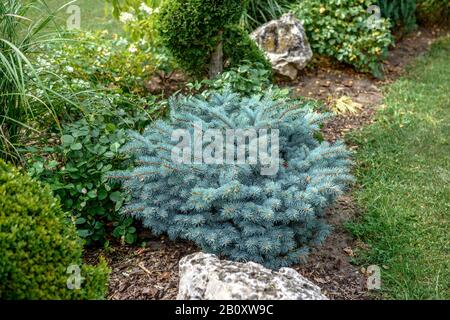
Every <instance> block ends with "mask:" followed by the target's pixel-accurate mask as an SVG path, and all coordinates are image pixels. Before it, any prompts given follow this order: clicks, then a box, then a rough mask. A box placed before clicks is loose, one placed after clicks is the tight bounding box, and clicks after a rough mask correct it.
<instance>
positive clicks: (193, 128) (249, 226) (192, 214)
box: [110, 91, 352, 269]
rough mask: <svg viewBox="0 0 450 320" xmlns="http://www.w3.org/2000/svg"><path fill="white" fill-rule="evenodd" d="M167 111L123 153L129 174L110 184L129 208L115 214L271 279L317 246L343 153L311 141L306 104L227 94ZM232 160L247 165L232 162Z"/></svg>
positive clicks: (342, 176) (343, 174)
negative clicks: (248, 264)
mask: <svg viewBox="0 0 450 320" xmlns="http://www.w3.org/2000/svg"><path fill="white" fill-rule="evenodd" d="M170 105H171V110H172V112H171V115H170V119H169V120H168V121H163V120H159V121H156V122H155V123H154V124H152V125H151V126H149V127H148V128H146V130H145V131H144V133H143V134H139V133H138V132H130V138H131V142H129V143H128V144H126V145H125V146H124V147H123V148H122V152H124V153H127V154H131V155H133V156H134V159H135V166H134V168H133V169H132V170H128V171H118V172H112V173H111V174H110V177H111V178H112V179H117V180H120V181H121V182H122V183H123V188H124V189H125V191H126V192H128V193H129V195H130V198H131V200H130V201H129V202H128V204H127V205H126V206H125V207H124V209H123V211H122V212H123V214H126V215H132V216H134V217H136V218H138V219H140V220H142V222H143V224H144V226H146V227H148V228H150V229H151V230H152V231H153V232H154V233H155V234H156V235H160V234H168V235H169V237H170V238H171V239H186V240H190V241H193V242H195V243H196V244H197V245H199V246H200V247H201V248H202V249H203V250H204V251H206V252H211V253H215V254H219V255H222V256H224V257H227V258H229V259H232V260H237V261H254V262H257V263H261V264H264V265H265V266H267V267H270V268H274V269H276V268H279V267H283V266H289V265H291V264H294V263H297V262H299V261H300V260H301V258H302V257H304V256H305V255H306V254H307V253H308V251H309V249H310V247H311V246H312V245H315V244H319V243H320V242H322V241H323V240H324V239H325V237H326V235H327V234H328V232H329V230H330V228H329V226H328V225H327V224H326V222H325V221H324V213H325V209H326V208H327V207H329V206H330V205H331V204H332V203H333V201H334V199H335V198H336V197H337V196H338V195H340V194H342V193H343V192H344V190H345V189H346V186H347V185H348V183H349V182H351V181H352V177H351V175H350V173H349V170H350V164H351V160H350V159H349V151H348V150H347V149H346V147H345V146H344V144H343V143H341V142H337V143H335V144H329V143H328V142H320V141H319V140H318V139H317V136H318V131H319V126H320V123H321V121H322V120H323V119H324V116H323V115H319V114H317V113H314V112H312V111H311V109H310V108H309V107H308V105H307V104H306V105H297V104H296V102H293V101H289V100H275V99H273V98H272V97H271V96H270V95H266V96H263V97H261V96H253V97H251V98H242V97H240V96H239V95H238V94H235V93H231V92H227V91H226V92H224V93H213V94H211V95H210V96H209V98H200V97H179V98H172V99H171V101H170ZM239 130H243V131H239ZM183 132H184V135H182V133H183ZM237 132H240V133H242V132H245V137H244V139H239V137H240V136H239V135H238V134H237ZM186 133H188V134H186ZM212 133H214V134H213V135H212ZM232 133H233V134H235V136H234V135H233V134H232ZM252 133H253V134H252ZM212 136H214V137H212ZM236 137H237V138H236ZM269 137H270V139H269ZM235 138H236V139H235ZM264 141H265V142H266V143H264ZM242 142H244V150H246V151H244V152H243V153H242V150H243V149H240V148H242ZM245 142H247V144H245ZM256 146H257V147H256ZM199 150H200V151H199ZM230 150H231V152H230ZM239 150H241V151H239ZM256 150H257V152H256ZM235 151H236V152H235ZM239 152H241V153H239ZM254 152H256V154H257V155H258V157H257V158H258V159H256V160H257V161H255V158H254V157H253V158H252V156H251V155H254V154H255V153H254ZM181 154H183V155H184V156H185V157H184V158H182V159H183V160H182V161H181V160H180V156H181ZM239 154H241V155H242V154H245V155H247V156H248V157H247V158H246V160H245V161H244V162H242V161H240V162H239V160H241V159H240V158H239V156H238V155H239ZM211 160H212V161H211Z"/></svg>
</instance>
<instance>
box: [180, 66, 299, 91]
mask: <svg viewBox="0 0 450 320" xmlns="http://www.w3.org/2000/svg"><path fill="white" fill-rule="evenodd" d="M271 78H272V73H271V72H270V71H268V70H267V69H266V68H265V66H264V65H262V64H261V63H258V62H257V63H253V62H251V61H243V63H242V65H240V66H239V67H234V68H230V69H229V70H227V71H224V72H223V73H221V74H220V75H219V76H218V77H217V78H215V79H212V80H211V79H205V80H201V81H195V82H191V83H188V84H187V85H186V86H187V88H188V89H189V91H190V93H191V95H195V94H197V93H201V95H202V96H204V97H208V96H210V95H211V94H215V93H217V92H225V91H229V90H231V91H233V92H236V93H239V94H240V95H241V96H243V97H249V96H252V95H258V94H262V93H267V92H270V94H271V95H272V96H273V97H274V98H275V99H282V98H288V97H289V96H290V91H289V89H287V88H283V89H281V88H278V87H277V86H274V85H273V84H272V81H271V80H272V79H271Z"/></svg>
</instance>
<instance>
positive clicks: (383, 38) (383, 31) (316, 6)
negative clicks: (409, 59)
mask: <svg viewBox="0 0 450 320" xmlns="http://www.w3.org/2000/svg"><path fill="white" fill-rule="evenodd" d="M370 5H372V2H371V1H370V0H361V1H353V0H308V1H301V2H299V3H298V4H296V5H294V6H293V10H294V12H295V14H296V15H297V17H298V18H299V19H300V20H301V22H302V23H303V25H304V27H305V30H306V33H307V35H308V38H309V42H310V44H311V47H312V49H313V51H315V52H316V53H318V54H321V55H326V56H330V57H333V58H335V59H336V60H338V61H340V62H344V63H347V64H350V65H353V66H355V67H356V68H357V69H358V70H361V71H364V72H372V74H373V75H375V76H377V77H381V76H382V68H381V62H382V60H383V59H384V58H385V57H386V55H387V51H388V47H389V45H390V44H391V43H392V36H391V33H390V24H389V22H388V21H387V20H386V19H383V18H381V19H379V20H375V21H373V18H370V17H371V14H370V13H368V12H367V8H368V7H369V6H370Z"/></svg>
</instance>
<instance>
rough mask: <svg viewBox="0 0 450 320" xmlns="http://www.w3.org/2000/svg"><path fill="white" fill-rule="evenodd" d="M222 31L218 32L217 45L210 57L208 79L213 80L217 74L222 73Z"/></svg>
mask: <svg viewBox="0 0 450 320" xmlns="http://www.w3.org/2000/svg"><path fill="white" fill-rule="evenodd" d="M222 34H223V31H219V39H220V40H219V43H218V44H217V46H216V48H215V49H214V52H213V53H212V55H211V62H210V63H209V79H214V78H215V77H217V75H218V74H219V73H221V72H222V71H223V40H222Z"/></svg>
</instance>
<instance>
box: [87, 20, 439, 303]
mask: <svg viewBox="0 0 450 320" xmlns="http://www.w3.org/2000/svg"><path fill="white" fill-rule="evenodd" d="M443 32H444V31H443V30H439V29H430V30H428V29H420V30H418V31H416V32H413V33H411V34H409V35H408V36H407V37H405V38H404V39H402V40H401V41H399V42H398V43H397V46H396V47H395V48H394V49H393V50H392V51H391V52H390V54H389V58H388V59H387V61H386V63H385V66H384V68H385V79H383V80H380V79H375V78H373V77H371V76H369V75H366V74H360V73H356V72H355V71H354V70H353V69H351V68H349V67H346V66H342V65H335V64H333V63H330V62H329V61H328V60H321V61H320V65H318V66H315V67H314V69H309V70H307V71H305V72H304V74H303V75H302V76H301V77H300V78H299V80H298V81H297V82H296V83H292V82H291V83H288V84H285V85H287V86H289V87H291V88H293V89H294V92H295V94H297V95H299V96H306V97H310V98H314V99H319V100H322V101H324V102H325V103H327V104H329V103H330V102H331V101H334V100H335V99H336V98H339V97H341V96H343V95H346V96H349V97H351V98H352V99H353V101H355V102H358V103H360V104H361V105H362V109H361V111H360V112H358V113H357V114H351V115H340V116H337V117H335V118H334V119H332V120H330V121H329V122H328V123H326V125H325V127H324V128H323V133H324V136H325V138H326V139H327V140H328V141H335V140H336V139H339V138H342V137H343V135H344V134H345V133H346V132H348V131H351V130H355V129H358V128H361V127H362V126H365V125H367V124H370V123H371V122H372V121H373V119H372V118H373V115H374V113H375V112H376V110H377V108H379V107H380V105H381V103H382V101H383V94H382V92H381V89H380V88H381V86H382V85H384V84H386V83H389V82H391V81H394V80H395V79H397V78H398V77H399V76H400V75H402V74H403V73H404V70H405V67H406V66H407V65H408V64H409V63H411V62H412V60H413V59H414V58H416V57H417V56H419V55H421V54H422V53H424V52H425V51H426V50H427V48H428V47H429V45H430V44H431V43H432V42H433V40H435V39H436V38H437V37H439V36H440V35H442V34H443ZM165 81H169V83H171V84H173V87H174V88H173V90H174V89H175V87H176V84H177V83H178V81H176V80H175V81H172V80H165ZM150 85H151V84H149V86H150ZM149 89H150V88H149ZM152 89H153V88H152ZM358 215H360V209H359V208H358V207H357V206H356V204H355V202H354V200H353V198H352V196H351V193H348V194H347V195H345V196H343V197H340V198H339V199H338V200H337V201H336V204H335V205H334V206H333V207H332V208H330V209H329V210H328V211H327V216H326V217H327V220H328V222H329V223H330V224H331V225H332V226H333V228H334V230H333V232H332V233H331V235H330V236H329V237H328V238H327V240H326V242H325V243H324V244H323V245H322V246H320V247H318V248H315V249H314V250H312V253H311V254H310V256H309V257H308V260H307V262H306V263H305V264H302V265H298V266H294V267H293V268H295V269H296V270H297V271H299V272H300V273H301V274H302V275H304V276H305V277H307V278H308V279H310V280H311V281H313V282H315V283H316V284H317V285H319V286H320V287H321V288H322V290H323V292H324V293H325V294H326V295H327V296H328V297H329V298H330V299H352V300H353V299H369V298H373V297H374V296H373V295H369V293H368V292H367V290H366V275H365V274H364V269H362V270H361V269H359V268H357V267H356V266H354V265H353V264H352V263H351V258H352V256H353V254H354V253H353V252H354V250H355V249H356V248H364V244H363V243H359V242H357V241H355V240H354V239H353V238H352V236H351V235H350V234H349V233H348V232H347V231H346V229H345V227H344V223H345V222H346V221H348V220H349V219H352V218H354V217H357V216H358ZM195 251H198V249H196V247H195V246H194V245H193V244H191V243H187V242H177V243H174V242H170V241H168V240H167V239H166V238H164V237H161V238H152V237H151V236H149V235H147V240H146V241H145V247H144V248H140V247H132V246H112V248H110V249H109V250H100V249H97V250H90V251H88V252H87V253H86V256H85V259H86V261H87V262H90V263H95V261H96V260H97V258H98V256H99V255H100V254H101V255H104V256H105V257H106V259H107V261H108V263H109V265H110V267H111V269H112V273H111V276H110V283H109V293H108V299H112V300H117V299H120V300H122V299H175V298H176V295H177V291H178V261H179V260H180V259H181V258H182V257H183V256H186V255H187V254H190V253H193V252H195Z"/></svg>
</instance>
